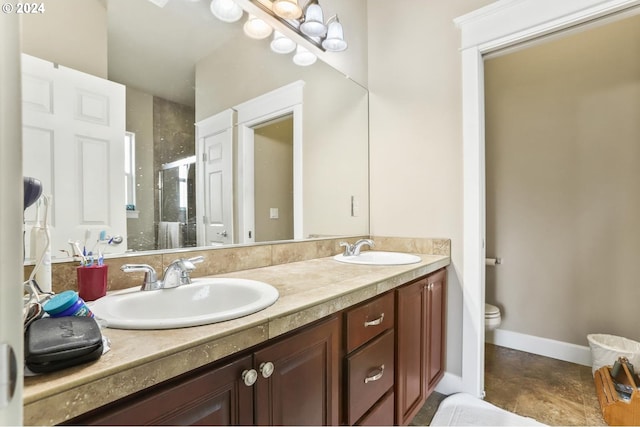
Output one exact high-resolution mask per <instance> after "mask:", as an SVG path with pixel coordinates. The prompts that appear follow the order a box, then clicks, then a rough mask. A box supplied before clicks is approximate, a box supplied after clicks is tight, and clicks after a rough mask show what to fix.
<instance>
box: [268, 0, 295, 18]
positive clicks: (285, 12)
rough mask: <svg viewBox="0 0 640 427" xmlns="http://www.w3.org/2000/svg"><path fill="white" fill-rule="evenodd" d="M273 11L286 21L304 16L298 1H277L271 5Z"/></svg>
mask: <svg viewBox="0 0 640 427" xmlns="http://www.w3.org/2000/svg"><path fill="white" fill-rule="evenodd" d="M271 10H273V13H275V14H276V15H278V16H279V17H281V18H284V19H298V18H300V17H301V16H302V9H301V8H300V6H299V5H298V0H275V1H274V2H273V3H272V4H271Z"/></svg>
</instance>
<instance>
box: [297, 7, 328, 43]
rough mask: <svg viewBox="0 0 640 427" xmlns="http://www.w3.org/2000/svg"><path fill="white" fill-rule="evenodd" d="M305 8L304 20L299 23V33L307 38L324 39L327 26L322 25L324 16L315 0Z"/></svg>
mask: <svg viewBox="0 0 640 427" xmlns="http://www.w3.org/2000/svg"><path fill="white" fill-rule="evenodd" d="M312 1H313V2H310V4H307V6H306V7H305V13H304V20H303V21H302V22H301V23H300V31H301V32H302V33H303V34H305V35H307V36H309V37H324V35H325V34H326V33H327V26H326V25H324V14H323V13H322V8H321V7H320V5H319V4H318V2H317V0H312Z"/></svg>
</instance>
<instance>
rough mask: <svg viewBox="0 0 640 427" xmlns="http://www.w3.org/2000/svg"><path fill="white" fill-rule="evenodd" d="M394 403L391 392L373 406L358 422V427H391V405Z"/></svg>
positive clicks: (392, 408)
mask: <svg viewBox="0 0 640 427" xmlns="http://www.w3.org/2000/svg"><path fill="white" fill-rule="evenodd" d="M394 401H395V398H394V395H393V390H392V391H390V392H389V393H387V394H386V395H385V396H384V397H383V398H382V399H380V400H379V401H378V402H377V403H376V404H375V406H374V407H373V408H372V409H371V410H370V411H369V412H368V413H367V414H366V415H365V416H364V417H362V418H361V419H360V421H358V423H357V424H356V425H359V426H392V425H393V415H394V414H393V410H394V406H393V403H394Z"/></svg>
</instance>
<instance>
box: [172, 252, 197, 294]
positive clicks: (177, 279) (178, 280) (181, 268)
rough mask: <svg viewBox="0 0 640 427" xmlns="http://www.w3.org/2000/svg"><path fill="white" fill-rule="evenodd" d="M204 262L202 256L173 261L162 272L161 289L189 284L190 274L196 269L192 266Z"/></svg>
mask: <svg viewBox="0 0 640 427" xmlns="http://www.w3.org/2000/svg"><path fill="white" fill-rule="evenodd" d="M202 261H204V257H203V256H197V257H195V258H188V259H186V258H179V259H176V260H174V261H173V262H172V263H171V264H169V266H168V267H167V269H166V270H165V271H164V279H163V286H162V287H163V288H164V289H167V288H175V287H178V286H180V285H188V284H190V283H191V276H190V274H191V272H192V271H193V270H195V269H196V266H195V265H194V264H196V263H198V262H202Z"/></svg>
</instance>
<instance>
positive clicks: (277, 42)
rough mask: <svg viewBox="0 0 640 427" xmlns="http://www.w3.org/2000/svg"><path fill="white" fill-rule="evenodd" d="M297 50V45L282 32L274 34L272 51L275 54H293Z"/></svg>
mask: <svg viewBox="0 0 640 427" xmlns="http://www.w3.org/2000/svg"><path fill="white" fill-rule="evenodd" d="M295 49H296V43H295V42H294V41H293V40H291V39H290V38H289V37H287V36H285V35H284V34H282V33H281V32H280V31H274V32H273V40H272V41H271V50H272V51H274V52H275V53H282V54H286V53H291V52H293V51H294V50H295Z"/></svg>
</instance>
